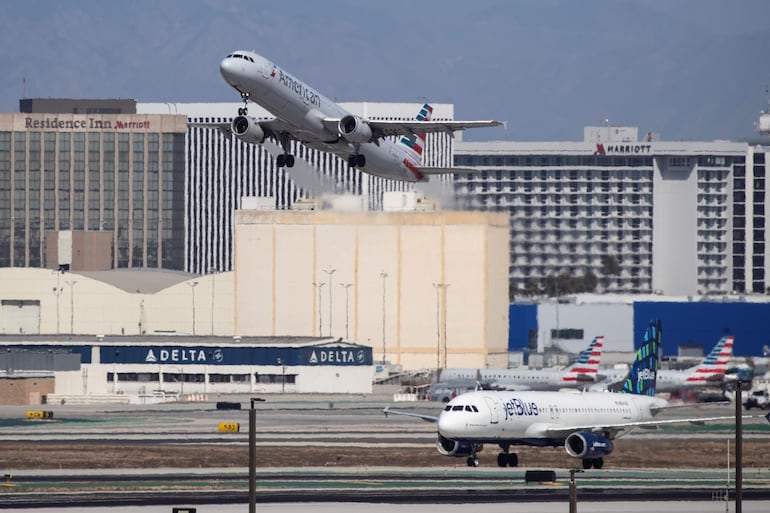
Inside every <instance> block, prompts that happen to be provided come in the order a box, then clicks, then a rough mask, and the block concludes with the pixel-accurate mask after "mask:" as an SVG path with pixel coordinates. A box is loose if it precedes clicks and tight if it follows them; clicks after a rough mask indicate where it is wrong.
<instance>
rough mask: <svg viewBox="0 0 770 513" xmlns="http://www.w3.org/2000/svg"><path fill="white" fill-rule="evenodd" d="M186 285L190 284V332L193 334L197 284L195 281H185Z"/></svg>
mask: <svg viewBox="0 0 770 513" xmlns="http://www.w3.org/2000/svg"><path fill="white" fill-rule="evenodd" d="M187 285H189V286H190V292H191V294H192V334H193V336H194V335H195V287H197V286H198V282H197V281H193V282H189V281H188V282H187Z"/></svg>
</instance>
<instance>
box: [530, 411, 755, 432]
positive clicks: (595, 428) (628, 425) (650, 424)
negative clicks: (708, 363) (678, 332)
mask: <svg viewBox="0 0 770 513" xmlns="http://www.w3.org/2000/svg"><path fill="white" fill-rule="evenodd" d="M760 417H762V418H765V419H767V421H768V422H770V413H768V414H767V415H744V416H743V417H742V418H744V419H756V418H760ZM715 420H735V415H723V416H719V417H690V418H681V419H661V420H646V421H640V422H622V423H617V424H603V425H602V424H596V425H574V426H555V425H541V426H540V428H539V430H538V431H539V432H540V433H541V435H542V436H550V437H554V438H561V437H566V436H568V435H569V434H570V433H574V432H576V431H592V432H595V433H602V432H609V433H612V435H613V438H614V436H615V435H616V434H617V433H620V432H622V431H628V430H630V429H633V428H643V429H655V428H657V427H658V426H663V425H672V424H696V425H700V424H705V423H706V422H713V421H715Z"/></svg>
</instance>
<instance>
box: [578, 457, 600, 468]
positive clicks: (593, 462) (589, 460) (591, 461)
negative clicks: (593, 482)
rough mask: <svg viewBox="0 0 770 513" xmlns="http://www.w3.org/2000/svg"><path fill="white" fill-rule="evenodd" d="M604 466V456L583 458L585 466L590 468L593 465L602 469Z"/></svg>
mask: <svg viewBox="0 0 770 513" xmlns="http://www.w3.org/2000/svg"><path fill="white" fill-rule="evenodd" d="M603 466H604V458H583V468H584V469H586V470H587V469H589V468H591V467H593V468H595V469H597V470H598V469H600V468H602V467H603Z"/></svg>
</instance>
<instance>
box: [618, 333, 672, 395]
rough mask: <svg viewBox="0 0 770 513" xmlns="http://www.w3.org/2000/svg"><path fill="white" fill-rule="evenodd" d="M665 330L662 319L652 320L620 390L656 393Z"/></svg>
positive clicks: (641, 393)
mask: <svg viewBox="0 0 770 513" xmlns="http://www.w3.org/2000/svg"><path fill="white" fill-rule="evenodd" d="M662 341H663V330H662V327H661V322H660V319H656V320H652V321H650V325H649V326H648V327H647V331H645V332H644V342H643V343H642V347H640V348H639V350H638V351H637V352H636V358H634V362H633V363H632V364H631V370H629V371H628V376H626V380H625V382H624V383H623V388H622V389H621V390H620V392H622V393H626V394H637V395H649V396H654V395H655V380H656V378H657V375H658V369H659V368H660V352H661V350H662V344H663V342H662Z"/></svg>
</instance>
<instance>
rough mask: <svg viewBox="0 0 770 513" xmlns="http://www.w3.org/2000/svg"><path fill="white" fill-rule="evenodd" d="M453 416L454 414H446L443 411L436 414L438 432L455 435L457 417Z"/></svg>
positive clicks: (450, 435) (448, 435)
mask: <svg viewBox="0 0 770 513" xmlns="http://www.w3.org/2000/svg"><path fill="white" fill-rule="evenodd" d="M454 417H455V416H453V415H447V414H445V413H441V414H440V415H439V416H438V422H437V426H438V432H439V433H441V434H442V435H444V436H447V437H452V436H455V435H457V431H458V429H457V428H458V425H457V424H458V423H457V419H456V418H454Z"/></svg>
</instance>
